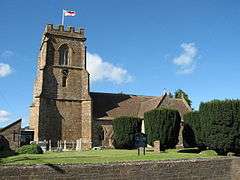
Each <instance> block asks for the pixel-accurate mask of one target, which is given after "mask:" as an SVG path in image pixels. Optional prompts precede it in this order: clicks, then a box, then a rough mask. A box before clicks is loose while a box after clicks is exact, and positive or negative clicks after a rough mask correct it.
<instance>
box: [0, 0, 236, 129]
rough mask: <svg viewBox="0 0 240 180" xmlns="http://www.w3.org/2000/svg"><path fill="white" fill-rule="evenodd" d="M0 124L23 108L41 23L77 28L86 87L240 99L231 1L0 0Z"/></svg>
mask: <svg viewBox="0 0 240 180" xmlns="http://www.w3.org/2000/svg"><path fill="white" fill-rule="evenodd" d="M0 7H1V16H0V23H1V28H0V127H1V126H4V125H7V124H8V123H9V122H13V121H15V120H16V119H17V118H19V117H22V118H23V120H24V125H27V123H28V109H29V106H30V105H31V101H32V88H33V82H34V78H35V72H36V63H37V56H38V51H39V45H40V40H41V36H42V32H43V29H44V26H45V25H46V24H47V23H52V24H60V22H61V14H62V9H69V10H75V11H76V12H77V16H76V17H66V18H65V25H68V26H75V27H84V28H85V29H86V34H87V38H88V39H87V46H88V54H87V63H88V65H87V68H88V70H89V72H90V74H91V91H100V92H117V93H118V92H124V93H131V94H139V95H156V96H157V95H161V94H162V93H163V91H164V90H167V91H172V92H173V91H175V90H176V89H178V88H181V89H183V90H185V91H186V92H187V93H188V94H189V96H190V98H191V99H192V101H193V107H194V108H196V109H197V108H198V105H199V103H200V102H201V101H208V100H211V99H215V98H217V99H225V98H240V92H239V89H240V84H239V79H240V50H239V48H240V21H239V20H240V2H239V1H237V0H222V1H219V0H201V1H193V0H181V1H179V0H168V1H167V0H164V1H163V0H150V1H146V0H131V1H129V0H121V1H112V0H102V1H97V0H88V1H83V0H79V1H69V0H42V1H31V0H25V1H20V0H16V1H0Z"/></svg>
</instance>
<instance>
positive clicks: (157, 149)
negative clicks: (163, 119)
mask: <svg viewBox="0 0 240 180" xmlns="http://www.w3.org/2000/svg"><path fill="white" fill-rule="evenodd" d="M153 149H154V152H158V153H160V141H159V140H158V141H154V142H153Z"/></svg>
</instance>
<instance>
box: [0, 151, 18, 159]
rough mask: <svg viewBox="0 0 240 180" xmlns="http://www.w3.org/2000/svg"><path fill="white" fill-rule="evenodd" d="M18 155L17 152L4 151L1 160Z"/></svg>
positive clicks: (0, 154)
mask: <svg viewBox="0 0 240 180" xmlns="http://www.w3.org/2000/svg"><path fill="white" fill-rule="evenodd" d="M14 155H16V153H15V151H12V150H7V151H2V152H0V158H5V157H8V156H14Z"/></svg>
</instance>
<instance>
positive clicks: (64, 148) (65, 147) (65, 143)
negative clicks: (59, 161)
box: [63, 140, 67, 151]
mask: <svg viewBox="0 0 240 180" xmlns="http://www.w3.org/2000/svg"><path fill="white" fill-rule="evenodd" d="M66 150H67V141H66V140H64V141H63V151H66Z"/></svg>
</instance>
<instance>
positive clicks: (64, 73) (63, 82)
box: [62, 69, 68, 87]
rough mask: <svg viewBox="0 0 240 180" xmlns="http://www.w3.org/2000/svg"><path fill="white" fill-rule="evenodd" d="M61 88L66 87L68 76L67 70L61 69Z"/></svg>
mask: <svg viewBox="0 0 240 180" xmlns="http://www.w3.org/2000/svg"><path fill="white" fill-rule="evenodd" d="M62 74H63V76H62V87H66V86H67V76H68V70H67V69H63V70H62Z"/></svg>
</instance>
